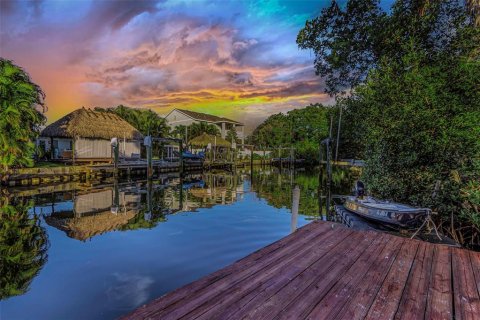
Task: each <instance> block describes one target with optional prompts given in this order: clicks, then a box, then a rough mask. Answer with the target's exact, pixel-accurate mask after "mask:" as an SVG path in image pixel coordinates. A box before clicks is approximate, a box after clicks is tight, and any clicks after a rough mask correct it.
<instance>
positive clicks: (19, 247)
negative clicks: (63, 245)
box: [0, 198, 48, 300]
mask: <svg viewBox="0 0 480 320" xmlns="http://www.w3.org/2000/svg"><path fill="white" fill-rule="evenodd" d="M31 206H32V203H31V202H29V201H25V200H23V199H18V198H13V199H7V198H0V277H1V285H0V300H1V299H5V298H8V297H11V296H16V295H21V294H24V293H25V292H27V290H28V288H29V286H30V283H31V282H32V280H33V279H34V278H35V276H36V275H37V274H38V273H39V272H40V270H41V269H42V267H43V265H44V264H45V262H46V261H47V249H48V238H47V235H46V232H45V229H44V228H43V227H42V226H41V223H40V220H39V219H38V217H37V216H36V215H34V216H31V215H29V214H28V210H29V209H30V208H31Z"/></svg>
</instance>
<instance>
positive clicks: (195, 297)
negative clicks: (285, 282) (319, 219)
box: [148, 226, 332, 319]
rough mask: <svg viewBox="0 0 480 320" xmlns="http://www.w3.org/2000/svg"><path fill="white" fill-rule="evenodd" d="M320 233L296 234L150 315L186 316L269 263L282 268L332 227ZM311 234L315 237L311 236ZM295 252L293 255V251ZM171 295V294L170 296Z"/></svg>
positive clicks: (173, 317)
mask: <svg viewBox="0 0 480 320" xmlns="http://www.w3.org/2000/svg"><path fill="white" fill-rule="evenodd" d="M321 229H322V230H321V232H314V231H312V232H310V233H307V234H306V235H305V236H303V237H302V236H301V234H300V235H298V234H297V235H295V234H294V235H293V236H292V237H291V238H290V239H289V241H290V245H289V246H285V247H284V248H281V249H280V250H277V251H275V252H274V254H270V255H264V256H263V257H264V258H263V259H262V258H260V259H257V260H255V262H254V263H253V264H251V265H250V267H248V268H245V264H243V267H242V264H240V265H239V266H238V268H237V269H236V270H233V271H231V272H230V274H231V276H229V277H226V275H225V276H223V277H222V278H220V279H215V280H214V281H207V282H206V283H205V284H204V285H203V286H202V287H201V288H196V290H195V291H193V292H190V294H189V298H188V300H186V301H184V300H183V299H178V298H177V297H175V296H174V297H171V299H172V300H173V302H172V303H170V304H169V305H167V306H165V307H161V308H158V309H157V311H155V312H154V313H152V314H148V315H151V316H155V317H158V318H166V317H168V318H170V319H177V318H180V317H182V316H185V315H186V314H188V313H189V312H191V311H192V310H194V309H195V308H197V307H199V306H200V305H202V304H204V303H206V302H209V301H211V300H212V299H216V298H217V296H220V292H222V291H223V290H225V289H226V288H229V287H231V286H233V285H235V284H237V283H239V282H241V281H244V280H245V279H247V278H248V277H249V276H251V275H253V274H255V273H257V272H260V271H261V270H264V269H265V268H268V267H269V266H270V265H274V266H277V267H280V266H281V265H282V264H284V263H287V262H288V261H289V260H288V259H295V256H296V255H299V254H301V253H302V252H304V251H307V250H309V248H310V247H311V246H313V245H314V243H316V242H315V241H314V239H316V238H318V237H320V238H321V239H323V238H324V237H326V236H328V234H329V233H330V232H331V231H332V229H331V227H330V228H328V226H327V227H326V228H321ZM312 234H313V235H314V236H312ZM292 253H293V254H292ZM167 297H168V296H167Z"/></svg>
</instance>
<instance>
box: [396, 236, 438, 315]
mask: <svg viewBox="0 0 480 320" xmlns="http://www.w3.org/2000/svg"><path fill="white" fill-rule="evenodd" d="M433 247H434V246H433V245H432V244H430V243H426V242H422V243H420V246H419V248H418V251H417V255H416V257H415V261H414V262H413V266H412V269H411V272H410V275H409V277H408V279H407V284H406V286H405V289H404V290H403V294H402V299H401V300H400V304H399V306H398V310H397V313H396V314H395V319H418V318H423V316H424V314H425V307H426V305H427V297H428V287H429V285H430V277H431V271H432V259H433Z"/></svg>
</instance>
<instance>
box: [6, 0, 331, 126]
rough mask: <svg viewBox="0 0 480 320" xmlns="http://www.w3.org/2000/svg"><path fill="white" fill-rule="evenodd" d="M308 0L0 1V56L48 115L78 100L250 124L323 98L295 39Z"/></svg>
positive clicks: (311, 12)
mask: <svg viewBox="0 0 480 320" xmlns="http://www.w3.org/2000/svg"><path fill="white" fill-rule="evenodd" d="M322 4H325V3H324V2H322V1H320V2H315V1H223V0H219V1H197V0H196V1H172V0H167V1H118V2H117V1H32V2H23V1H22V2H16V1H15V2H14V1H3V0H2V1H1V4H0V10H1V16H0V18H1V20H0V29H1V31H0V55H1V56H2V57H4V58H7V59H11V60H13V61H14V62H15V63H17V64H18V65H20V66H22V67H24V68H25V70H27V71H28V72H29V73H30V74H31V76H32V78H33V79H34V81H35V82H37V83H38V84H39V85H40V86H41V87H42V88H43V89H44V91H45V92H46V94H47V104H48V107H49V110H48V113H47V116H48V118H49V121H54V120H56V119H58V118H59V117H60V116H62V115H64V114H65V113H67V112H70V111H72V110H74V109H75V108H78V107H80V106H87V107H94V106H115V105H117V104H125V105H129V106H135V107H142V108H151V109H153V110H155V111H157V112H159V113H161V114H165V113H167V112H168V111H169V110H171V109H172V108H175V107H181V108H190V109H193V110H196V111H201V112H208V113H212V114H217V115H222V116H228V117H234V118H236V119H238V120H240V121H244V122H246V123H247V125H249V126H250V127H252V126H253V125H255V124H257V123H258V122H259V121H261V120H262V119H264V118H265V117H267V116H268V115H270V114H273V113H277V112H281V111H287V110H290V109H293V108H297V107H302V106H305V105H308V104H310V103H316V102H320V103H330V102H331V98H330V97H328V96H327V95H325V94H324V93H323V81H322V79H321V78H319V77H317V76H315V74H314V69H313V56H312V55H311V53H309V52H304V51H300V50H299V49H298V48H297V46H296V43H295V38H296V34H297V32H298V30H299V29H300V28H301V27H302V26H303V24H304V23H305V20H306V19H308V18H311V17H313V16H315V15H317V14H318V13H319V11H320V10H321V5H322Z"/></svg>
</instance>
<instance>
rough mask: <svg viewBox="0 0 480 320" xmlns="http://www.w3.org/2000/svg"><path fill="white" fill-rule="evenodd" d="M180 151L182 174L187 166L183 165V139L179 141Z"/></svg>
mask: <svg viewBox="0 0 480 320" xmlns="http://www.w3.org/2000/svg"><path fill="white" fill-rule="evenodd" d="M179 151H180V174H182V173H183V171H184V169H185V168H184V165H183V143H182V142H181V141H180V142H179Z"/></svg>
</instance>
